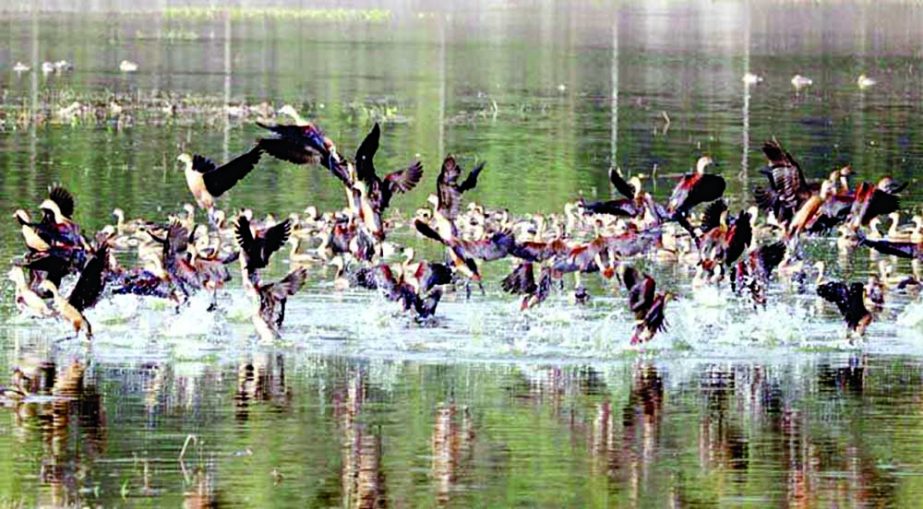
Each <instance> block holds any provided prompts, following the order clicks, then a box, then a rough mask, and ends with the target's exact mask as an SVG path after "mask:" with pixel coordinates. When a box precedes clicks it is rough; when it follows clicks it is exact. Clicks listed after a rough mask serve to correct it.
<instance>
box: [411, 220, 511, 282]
mask: <svg viewBox="0 0 923 509" xmlns="http://www.w3.org/2000/svg"><path fill="white" fill-rule="evenodd" d="M414 226H415V227H416V229H417V231H418V232H419V233H420V234H421V235H423V236H424V237H426V238H429V239H430V240H435V241H436V242H439V243H441V244H443V245H445V246H446V248H447V251H448V253H449V257H450V259H451V261H452V264H453V265H454V266H455V268H456V269H457V270H459V271H461V272H462V273H463V274H464V275H465V276H467V277H468V278H470V279H471V280H472V281H480V280H481V275H480V273H479V271H478V266H477V263H476V262H475V261H474V259H475V258H478V259H481V260H484V261H493V260H499V259H500V258H503V257H505V256H507V255H508V254H509V253H510V251H511V250H512V249H513V247H514V245H515V242H514V238H513V234H512V233H510V232H505V231H504V232H497V233H494V234H493V235H491V236H490V237H489V238H485V239H483V240H476V241H467V240H461V239H459V238H457V237H451V238H445V237H443V236H442V235H441V234H440V232H437V231H436V230H434V229H433V228H432V227H430V226H429V225H428V224H426V223H424V222H422V221H419V220H417V221H414Z"/></svg>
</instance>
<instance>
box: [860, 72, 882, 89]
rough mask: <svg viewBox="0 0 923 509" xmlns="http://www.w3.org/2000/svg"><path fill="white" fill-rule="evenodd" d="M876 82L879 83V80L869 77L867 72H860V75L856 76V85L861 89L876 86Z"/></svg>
mask: <svg viewBox="0 0 923 509" xmlns="http://www.w3.org/2000/svg"><path fill="white" fill-rule="evenodd" d="M876 83H878V82H877V81H875V80H874V79H872V78H869V77H868V76H866V75H865V74H860V75H859V77H858V78H856V85H858V86H859V89H860V90H865V89H867V88H871V87H873V86H875V84H876Z"/></svg>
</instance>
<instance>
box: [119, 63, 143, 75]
mask: <svg viewBox="0 0 923 509" xmlns="http://www.w3.org/2000/svg"><path fill="white" fill-rule="evenodd" d="M119 71H121V72H126V73H128V72H137V71H138V64H137V63H135V62H132V61H130V60H122V61H121V62H119Z"/></svg>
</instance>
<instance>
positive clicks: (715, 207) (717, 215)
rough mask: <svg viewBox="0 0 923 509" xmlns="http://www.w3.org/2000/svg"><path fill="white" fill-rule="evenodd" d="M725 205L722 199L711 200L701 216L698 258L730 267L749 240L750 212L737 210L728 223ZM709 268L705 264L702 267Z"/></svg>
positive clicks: (750, 239) (750, 231)
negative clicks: (734, 216)
mask: <svg viewBox="0 0 923 509" xmlns="http://www.w3.org/2000/svg"><path fill="white" fill-rule="evenodd" d="M727 214H728V208H727V204H726V203H725V202H724V200H716V201H714V202H712V203H711V204H710V205H709V206H708V207H707V208H706V209H705V212H704V214H703V215H702V231H703V233H702V236H701V238H700V242H699V258H700V259H701V260H702V261H703V262H704V261H712V262H717V263H721V264H722V265H723V266H724V267H725V268H730V267H731V266H732V265H733V263H734V262H736V261H737V259H738V258H740V255H742V254H743V253H744V251H745V250H746V249H747V247H749V246H750V242H751V241H752V240H753V230H752V225H751V224H750V214H749V213H748V212H746V211H741V212H740V214H739V215H738V216H737V219H736V220H735V221H733V222H731V223H730V225H729V224H728V221H727ZM706 268H709V267H706Z"/></svg>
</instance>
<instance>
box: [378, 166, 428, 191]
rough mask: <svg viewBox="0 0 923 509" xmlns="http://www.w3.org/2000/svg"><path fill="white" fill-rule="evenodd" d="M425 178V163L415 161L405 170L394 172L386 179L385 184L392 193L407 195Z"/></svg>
mask: <svg viewBox="0 0 923 509" xmlns="http://www.w3.org/2000/svg"><path fill="white" fill-rule="evenodd" d="M422 178H423V163H421V162H420V161H414V163H413V164H411V165H410V166H408V167H407V168H404V169H403V170H398V171H393V172H391V173H389V174H388V175H387V176H386V177H385V183H386V184H387V186H388V188H389V189H390V190H391V192H392V193H394V192H400V193H406V192H408V191H410V190H412V189H413V188H414V187H416V186H417V184H419V183H420V180H421V179H422Z"/></svg>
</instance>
